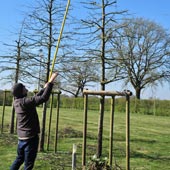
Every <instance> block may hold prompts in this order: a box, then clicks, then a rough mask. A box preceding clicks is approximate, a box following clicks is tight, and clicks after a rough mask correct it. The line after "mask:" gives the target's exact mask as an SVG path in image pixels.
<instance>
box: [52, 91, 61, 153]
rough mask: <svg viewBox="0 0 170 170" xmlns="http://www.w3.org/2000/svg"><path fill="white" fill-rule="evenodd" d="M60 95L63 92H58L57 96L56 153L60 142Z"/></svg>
mask: <svg viewBox="0 0 170 170" xmlns="http://www.w3.org/2000/svg"><path fill="white" fill-rule="evenodd" d="M60 94H61V91H59V92H58V95H57V118H56V130H55V143H54V152H55V153H56V152H57V142H58V124H59V110H60Z"/></svg>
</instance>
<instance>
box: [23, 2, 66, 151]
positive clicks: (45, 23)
mask: <svg viewBox="0 0 170 170" xmlns="http://www.w3.org/2000/svg"><path fill="white" fill-rule="evenodd" d="M65 6H66V3H65V4H64V3H63V1H62V3H61V2H59V1H57V0H43V1H40V0H37V1H36V3H35V4H33V7H31V9H32V12H30V14H29V15H28V16H29V17H28V18H27V23H26V24H25V28H26V34H25V35H26V37H25V38H26V39H27V40H28V42H29V44H30V46H32V48H34V49H36V48H38V49H40V48H41V49H42V50H43V52H44V63H45V68H44V69H45V70H46V76H45V81H46V82H47V81H48V79H49V73H50V66H51V58H52V54H53V51H54V50H55V46H56V44H57V43H56V42H57V37H59V36H58V35H59V33H60V27H61V23H62V20H63V16H64V12H65ZM62 38H63V37H62ZM46 56H47V57H46ZM37 57H39V56H37ZM37 61H38V59H37ZM45 122H46V104H44V108H43V118H42V126H41V128H42V129H41V138H40V150H41V151H43V150H44V137H45Z"/></svg>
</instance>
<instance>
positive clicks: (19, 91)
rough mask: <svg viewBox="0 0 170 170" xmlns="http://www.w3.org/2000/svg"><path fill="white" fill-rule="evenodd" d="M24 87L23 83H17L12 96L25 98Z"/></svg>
mask: <svg viewBox="0 0 170 170" xmlns="http://www.w3.org/2000/svg"><path fill="white" fill-rule="evenodd" d="M23 87H24V85H23V84H22V83H16V84H15V85H14V86H13V88H12V94H13V96H14V97H17V98H20V97H22V96H23Z"/></svg>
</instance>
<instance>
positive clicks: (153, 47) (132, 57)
mask: <svg viewBox="0 0 170 170" xmlns="http://www.w3.org/2000/svg"><path fill="white" fill-rule="evenodd" d="M122 24H123V25H126V26H125V27H122V29H121V31H120V32H119V36H118V35H116V36H115V35H113V39H112V43H113V46H114V49H115V50H114V52H113V57H114V61H115V62H114V64H115V65H116V66H115V65H114V66H113V67H114V68H117V69H118V68H119V70H121V71H120V74H121V75H123V77H124V81H125V84H128V83H130V84H131V85H132V86H133V87H134V89H135V91H136V97H137V98H138V99H140V96H141V91H142V90H143V89H144V88H147V87H148V86H149V85H157V83H158V82H163V81H164V80H168V81H169V80H170V79H169V77H170V71H169V68H170V35H169V33H168V32H167V31H166V30H165V29H164V28H162V27H161V26H160V25H158V24H156V23H155V22H153V21H149V20H146V19H142V18H132V19H126V21H125V22H124V23H122ZM115 37H116V38H115Z"/></svg>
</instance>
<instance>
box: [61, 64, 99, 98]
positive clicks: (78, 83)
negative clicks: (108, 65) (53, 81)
mask: <svg viewBox="0 0 170 170" xmlns="http://www.w3.org/2000/svg"><path fill="white" fill-rule="evenodd" d="M60 70H62V73H61V75H62V77H63V80H62V85H61V87H60V89H62V90H63V91H65V92H67V93H69V94H71V95H73V96H74V97H78V96H80V95H81V96H82V95H83V90H84V88H85V87H86V88H87V87H88V86H93V84H94V82H98V81H99V76H98V69H97V67H96V65H95V64H94V63H91V61H86V62H85V61H83V62H80V61H78V62H72V63H71V64H70V63H68V64H67V65H66V64H64V65H63V66H62V69H60Z"/></svg>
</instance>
